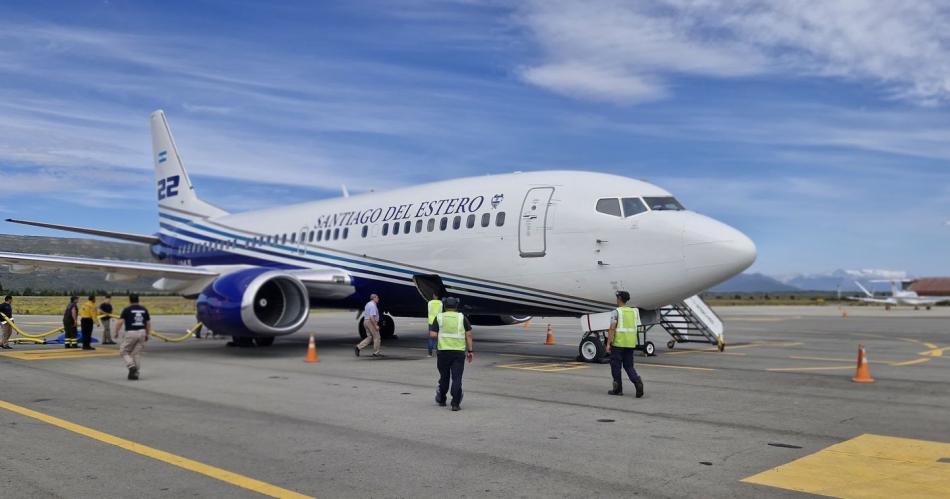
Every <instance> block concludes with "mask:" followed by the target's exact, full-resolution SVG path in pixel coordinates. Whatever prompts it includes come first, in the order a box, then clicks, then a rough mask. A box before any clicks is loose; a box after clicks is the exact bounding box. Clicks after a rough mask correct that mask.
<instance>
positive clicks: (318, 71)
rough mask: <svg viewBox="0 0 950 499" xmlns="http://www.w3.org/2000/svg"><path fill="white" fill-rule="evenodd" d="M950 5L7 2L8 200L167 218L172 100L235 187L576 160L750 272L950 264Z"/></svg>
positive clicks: (216, 171)
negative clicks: (750, 251)
mask: <svg viewBox="0 0 950 499" xmlns="http://www.w3.org/2000/svg"><path fill="white" fill-rule="evenodd" d="M943 3H944V2H936V1H935V2H929V1H917V2H911V3H907V4H905V5H900V4H903V3H902V2H878V1H874V0H866V1H857V0H854V1H846V0H842V1H839V2H824V1H808V0H805V1H791V0H789V1H784V0H783V1H778V0H776V1H751V0H736V1H729V2H726V1H722V2H720V1H715V0H658V1H655V2H613V1H600V0H594V1H588V2H559V1H545V2H517V3H509V2H495V1H486V2H475V1H458V2H450V1H449V2H429V1H422V0H415V1H406V2H395V1H385V2H383V1H380V2H373V1H366V2H362V1H360V2H339V3H330V2H303V1H302V2H237V1H227V2H180V3H179V2H153V3H149V2H121V1H111V0H110V1H100V2H62V3H60V2H41V1H29V2H20V1H16V0H13V1H10V0H7V1H5V2H3V3H2V4H0V189H2V190H0V216H2V217H3V218H6V217H11V216H16V217H22V218H34V219H41V220H47V221H56V222H61V223H68V224H80V225H91V226H99V227H105V228H114V229H117V230H127V231H135V232H145V233H151V232H154V231H155V230H157V222H156V209H155V205H154V202H153V197H154V196H153V180H152V172H151V160H150V142H149V131H148V114H149V113H150V112H151V111H153V110H154V109H158V108H162V109H165V111H166V113H167V114H168V117H169V120H170V123H171V126H172V129H173V132H174V133H175V137H176V140H177V142H178V146H179V148H180V149H181V151H182V155H183V157H184V160H185V162H186V164H187V166H188V169H189V172H190V174H191V175H192V177H193V180H194V181H195V183H196V186H197V188H198V189H199V191H200V193H201V195H202V197H205V198H207V199H208V200H209V201H212V202H214V203H216V204H218V205H221V206H222V207H224V208H226V209H228V210H233V211H242V210H247V209H254V208H260V207H265V206H270V205H274V204H282V203H287V202H297V201H305V200H309V199H314V198H323V197H329V196H335V195H337V193H338V190H339V188H338V186H339V185H340V184H342V183H345V184H347V185H348V186H349V187H350V189H351V190H352V191H360V190H368V189H376V190H384V189H390V188H394V187H399V186H403V185H409V184H414V183H418V182H424V181H428V180H439V179H447V178H454V177H459V176H467V175H482V174H486V173H502V172H510V171H514V170H525V171H527V170H542V169H553V168H558V169H560V168H578V169H585V170H596V171H605V172H613V173H618V174H622V175H627V176H632V177H636V178H641V179H644V180H647V181H650V182H654V183H656V184H658V185H660V186H662V187H664V188H667V189H668V190H670V191H672V192H674V193H675V194H676V195H677V196H678V197H679V198H680V199H681V201H682V202H683V203H684V204H686V205H687V207H689V208H691V209H694V210H696V211H699V212H702V213H705V214H708V215H711V216H713V217H715V218H718V219H721V220H723V221H726V222H727V223H730V224H731V225H734V226H736V227H738V228H740V229H741V230H743V231H744V232H746V233H747V234H749V235H750V237H752V239H753V240H755V241H756V243H757V245H758V247H759V259H758V261H757V263H756V264H755V266H754V267H753V269H752V270H754V271H760V272H765V273H772V274H781V273H789V272H820V271H826V270H832V269H836V268H849V269H852V268H885V269H893V270H904V271H907V272H909V273H911V274H914V275H919V276H924V275H935V274H943V275H946V274H948V273H950V265H948V258H947V248H948V247H950V113H948V107H950V57H947V54H950V32H948V31H947V30H946V29H944V28H945V26H948V25H950V9H948V7H946V6H941V4H943ZM0 231H2V232H3V233H16V234H45V233H46V232H43V231H39V230H35V229H31V228H26V227H19V226H15V225H11V224H3V226H2V230H0Z"/></svg>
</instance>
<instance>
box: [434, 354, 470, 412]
mask: <svg viewBox="0 0 950 499" xmlns="http://www.w3.org/2000/svg"><path fill="white" fill-rule="evenodd" d="M436 365H437V366H438V368H439V390H438V392H436V395H437V396H438V400H440V401H444V400H445V394H446V393H448V392H449V378H451V379H452V405H459V404H461V403H462V372H463V371H465V352H463V351H461V350H439V357H438V361H437V362H436Z"/></svg>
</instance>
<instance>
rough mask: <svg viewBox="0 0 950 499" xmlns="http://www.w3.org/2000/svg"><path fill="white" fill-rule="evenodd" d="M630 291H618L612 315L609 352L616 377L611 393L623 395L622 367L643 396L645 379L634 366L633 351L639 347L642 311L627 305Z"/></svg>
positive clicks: (611, 369)
mask: <svg viewBox="0 0 950 499" xmlns="http://www.w3.org/2000/svg"><path fill="white" fill-rule="evenodd" d="M628 301H630V293H628V292H626V291H617V308H616V309H615V310H614V311H613V313H612V314H611V316H610V332H609V333H608V334H607V353H608V354H609V355H610V373H611V374H612V375H613V377H614V388H613V390H610V391H609V392H607V393H608V394H610V395H623V381H622V379H621V377H620V367H621V366H623V369H624V370H625V371H627V377H629V378H630V381H632V382H633V386H634V387H636V389H637V398H640V397H642V396H643V380H641V379H640V375H639V374H637V370H636V369H634V368H633V352H634V350H636V348H637V326H638V325H639V324H640V311H639V310H637V309H635V308H631V307H628V306H627V302H628Z"/></svg>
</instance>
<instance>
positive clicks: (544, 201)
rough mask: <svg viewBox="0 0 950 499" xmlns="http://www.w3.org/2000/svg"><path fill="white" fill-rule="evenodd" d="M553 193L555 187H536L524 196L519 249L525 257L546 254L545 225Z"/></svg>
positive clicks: (519, 227)
mask: <svg viewBox="0 0 950 499" xmlns="http://www.w3.org/2000/svg"><path fill="white" fill-rule="evenodd" d="M552 195H554V187H535V188H532V189H530V190H528V194H526V195H525V197H524V203H522V204H521V219H520V221H519V225H518V251H519V252H520V253H521V256H522V257H524V258H531V257H538V256H544V253H545V251H546V250H547V241H546V240H545V230H546V229H545V225H546V223H547V219H548V205H549V204H550V202H551V196H552Z"/></svg>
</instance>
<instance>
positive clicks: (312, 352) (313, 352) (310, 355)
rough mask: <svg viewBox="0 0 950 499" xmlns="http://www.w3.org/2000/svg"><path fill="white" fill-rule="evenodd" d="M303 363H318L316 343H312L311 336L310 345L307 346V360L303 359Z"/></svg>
mask: <svg viewBox="0 0 950 499" xmlns="http://www.w3.org/2000/svg"><path fill="white" fill-rule="evenodd" d="M304 362H320V357H317V342H316V341H313V335H312V334H311V335H310V344H309V345H307V358H306V359H304Z"/></svg>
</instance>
